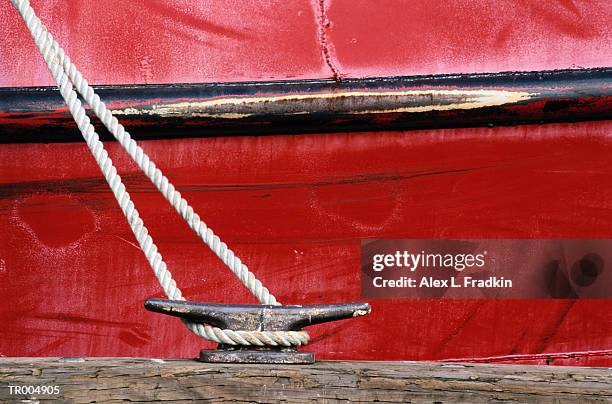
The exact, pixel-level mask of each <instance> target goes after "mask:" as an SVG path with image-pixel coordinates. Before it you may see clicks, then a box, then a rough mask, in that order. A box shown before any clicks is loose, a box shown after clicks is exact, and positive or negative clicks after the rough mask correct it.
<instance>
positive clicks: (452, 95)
mask: <svg viewBox="0 0 612 404" xmlns="http://www.w3.org/2000/svg"><path fill="white" fill-rule="evenodd" d="M536 95H538V93H530V92H525V91H508V90H405V91H338V92H330V93H313V94H290V95H278V96H265V97H232V98H220V99H215V100H207V101H181V102H174V103H165V104H154V105H152V106H151V107H150V108H137V107H128V108H123V109H117V110H114V111H113V113H114V114H115V115H151V116H157V117H181V116H189V117H207V118H222V119H240V118H246V117H250V116H254V115H262V114H285V115H299V114H308V113H316V112H340V113H345V114H357V115H359V114H385V113H414V112H428V111H449V110H465V109H476V108H485V107H494V106H500V105H504V104H514V103H518V102H522V101H527V100H529V99H531V98H532V97H534V96H536Z"/></svg>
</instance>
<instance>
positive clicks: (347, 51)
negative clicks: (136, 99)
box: [0, 0, 612, 86]
mask: <svg viewBox="0 0 612 404" xmlns="http://www.w3.org/2000/svg"><path fill="white" fill-rule="evenodd" d="M32 4H33V6H34V7H35V9H36V10H37V12H38V13H39V14H40V17H41V19H42V20H43V22H44V23H45V25H46V26H47V27H48V28H49V29H50V30H51V32H53V33H54V35H55V36H56V38H57V39H58V41H59V42H60V44H61V45H63V46H64V47H65V48H66V50H67V52H68V54H69V55H70V56H71V58H72V59H73V60H74V61H75V62H76V64H77V65H78V66H80V67H82V69H83V73H84V75H85V77H87V79H88V80H89V82H91V83H94V84H133V83H197V82H223V81H232V82H234V81H247V80H268V79H269V80H272V79H295V78H321V77H340V78H342V77H364V76H393V75H416V74H435V73H470V72H497V71H513V70H524V71H527V70H548V69H568V68H578V67H601V66H610V65H611V64H612V62H611V60H612V55H611V53H610V52H609V49H611V48H612V32H611V30H610V29H609V27H610V25H611V22H612V15H611V14H612V9H611V8H610V7H609V2H608V1H606V0H597V1H583V0H574V1H565V0H563V1H553V2H541V1H537V0H477V1H468V0H453V1H442V0H435V1H428V2H415V1H405V0H401V1H393V2H389V3H388V4H385V6H384V7H381V6H379V5H378V3H375V2H367V1H359V2H355V1H350V0H334V1H324V0H291V1H283V2H281V1H278V0H275V1H263V0H247V1H238V0H228V1H224V2H216V1H197V0H189V1H177V0H172V1H164V2H162V1H157V0H156V1H145V0H137V1H130V2H125V1H120V0H105V1H97V2H91V1H83V0H53V1H43V0H33V1H32ZM229 10H231V12H229ZM0 36H1V37H2V38H4V39H5V40H4V41H2V42H0V54H1V55H3V57H2V58H0V85H1V86H36V85H53V82H52V79H51V77H50V75H49V73H48V72H47V69H46V67H45V66H44V63H43V62H42V59H41V57H40V56H39V55H38V52H37V50H36V48H35V46H34V44H33V43H32V42H31V39H30V37H29V35H28V33H27V31H26V28H25V27H24V26H23V23H22V22H21V21H19V20H18V16H17V13H16V12H15V11H14V10H13V9H12V7H8V6H7V7H2V8H0ZM126 50H129V51H126Z"/></svg>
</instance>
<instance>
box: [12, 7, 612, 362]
mask: <svg viewBox="0 0 612 404" xmlns="http://www.w3.org/2000/svg"><path fill="white" fill-rule="evenodd" d="M4 1H5V3H6V6H5V7H2V8H0V33H2V37H3V38H5V40H3V41H2V42H1V43H0V54H1V55H2V56H3V57H2V58H0V85H2V86H26V85H47V84H51V78H50V76H49V74H48V72H47V71H46V68H45V67H44V65H43V63H42V61H41V59H40V56H38V54H37V53H36V51H35V48H34V45H33V44H32V43H31V40H30V38H29V37H28V35H27V33H26V30H25V27H24V26H23V23H21V22H20V21H19V20H18V19H17V14H16V12H15V11H14V10H12V8H11V7H10V6H9V5H8V1H6V0H4ZM364 4H365V5H364ZM33 5H34V6H35V7H36V9H37V10H38V11H39V14H40V16H41V18H42V20H43V21H44V22H45V24H46V25H47V27H48V28H49V29H50V30H51V31H52V32H54V33H55V36H56V38H57V39H58V40H59V42H60V43H61V44H62V45H64V46H65V47H66V50H67V51H68V53H69V54H70V55H71V57H72V59H73V60H74V61H75V62H76V63H77V64H78V65H79V66H81V67H82V70H83V72H84V74H85V75H86V77H88V79H90V82H92V83H95V84H122V83H171V82H205V81H210V82H213V81H238V80H264V79H285V78H318V77H330V76H332V75H333V74H334V72H335V75H337V76H341V77H342V76H351V77H360V76H364V75H377V76H383V75H393V74H421V73H423V74H431V73H452V72H474V71H502V70H535V69H555V68H571V67H573V66H581V67H596V66H609V65H611V64H612V55H610V53H609V49H610V48H612V46H611V45H612V36H611V33H610V30H609V26H610V25H611V24H610V23H611V20H612V17H611V15H610V13H611V11H610V8H609V7H608V4H607V2H604V1H600V2H578V1H574V2H572V1H558V2H547V3H546V5H544V3H542V2H536V1H533V2H526V1H522V2H519V1H516V2H509V1H501V0H498V1H484V0H479V1H475V2H463V1H455V2H442V1H440V2H434V3H433V4H432V3H431V2H428V4H427V5H425V3H423V5H420V3H419V2H393V3H390V4H385V5H384V6H381V5H378V4H376V3H373V2H372V3H370V2H368V3H366V2H349V1H338V0H335V1H333V2H324V3H318V2H314V1H313V2H307V1H294V2H267V1H266V2H255V1H247V2H235V3H231V4H230V3H229V2H224V3H218V2H206V3H201V2H195V1H193V2H182V1H181V2H179V1H172V2H158V1H146V2H145V1H133V2H124V1H104V2H84V1H66V0H64V1H59V0H58V1H46V2H43V1H33ZM92 38H93V39H92ZM111 55H112V56H111ZM611 130H612V123H611V122H610V121H600V122H591V123H589V122H586V123H579V124H571V125H570V124H551V125H544V126H537V125H535V126H522V127H507V128H478V129H457V130H438V131H417V132H380V133H367V134H366V133H351V134H336V135H308V136H277V137H276V136H272V137H266V138H256V137H243V138H241V137H236V138H216V139H183V140H160V141H146V142H143V147H145V149H146V150H147V151H148V152H150V154H151V156H152V157H153V158H154V159H155V160H156V161H157V162H158V163H159V166H160V167H162V168H163V169H165V171H166V173H167V175H168V176H169V177H170V178H171V179H172V180H173V181H174V182H175V183H176V185H177V187H178V188H179V189H180V190H181V191H182V192H184V193H185V195H187V197H188V199H189V200H190V201H191V202H192V203H193V205H194V206H195V207H196V208H197V210H198V211H199V212H200V213H201V214H202V215H203V216H204V217H205V218H206V220H207V222H208V223H209V224H210V225H211V227H212V228H213V229H215V230H217V231H218V232H219V233H220V234H221V235H222V236H224V237H225V238H227V239H228V242H229V243H230V244H231V245H232V246H234V247H235V250H236V252H237V253H238V254H239V255H240V256H241V257H243V258H244V260H245V261H246V262H247V263H248V264H249V266H250V267H251V268H252V269H254V271H255V272H256V273H257V274H258V275H259V276H260V277H261V278H262V280H263V281H264V283H266V284H267V285H268V286H269V287H270V289H271V290H272V291H274V292H275V293H276V294H277V296H278V297H279V299H280V300H281V301H283V302H286V303H324V302H342V301H351V300H358V299H359V272H358V268H359V241H360V240H361V239H362V238H366V237H367V238H370V237H371V238H375V237H380V238H382V237H389V238H402V237H422V238H453V237H455V238H469V237H473V238H494V237H499V238H521V237H524V238H529V237H532V238H581V237H583V238H610V237H612V206H611V205H610V200H612V188H611V185H610V184H612V171H611V170H610V166H611V165H612V153H610V151H611V146H612V145H611V144H610V132H611ZM109 147H110V148H111V149H112V151H113V155H114V156H116V158H115V161H116V162H117V163H118V166H119V167H120V171H121V173H122V174H123V173H127V175H124V178H125V179H126V180H127V185H128V188H129V189H130V190H132V192H133V193H132V194H133V197H134V200H135V201H136V203H137V205H138V207H139V209H140V211H141V213H142V216H143V217H144V218H145V220H146V221H147V224H148V225H149V226H150V228H151V232H152V233H153V235H154V236H155V237H156V240H157V241H158V242H159V245H160V248H161V252H162V253H163V254H164V257H165V258H167V260H168V262H169V265H170V267H171V269H172V270H173V272H174V274H175V277H176V279H177V281H178V282H179V284H180V285H182V286H183V290H184V293H185V295H186V296H188V297H189V298H193V299H198V300H207V301H227V302H230V303H232V302H234V303H239V302H244V301H245V299H246V301H248V302H253V300H252V299H251V298H248V297H247V293H246V292H244V291H243V289H242V288H241V287H239V285H238V283H237V281H235V280H234V279H233V278H232V277H231V276H230V275H229V273H228V271H227V270H225V269H224V267H223V266H222V264H220V263H219V262H218V261H217V260H216V259H215V258H214V257H213V256H212V255H211V253H210V252H208V251H207V250H206V248H205V247H204V246H202V245H201V244H200V242H198V240H197V239H196V237H195V236H193V235H192V234H190V232H189V231H188V229H187V227H186V226H185V225H184V224H183V223H181V221H180V219H179V218H178V217H177V216H176V214H174V213H173V212H171V210H170V208H169V207H168V206H167V205H166V204H165V203H164V201H163V200H162V197H161V196H160V195H158V194H157V193H156V192H154V190H153V188H152V186H151V185H150V184H148V183H147V180H146V179H145V178H144V177H143V176H142V175H141V174H139V173H138V172H137V170H136V168H135V167H134V166H133V164H131V163H129V162H128V161H127V159H126V157H125V156H124V155H123V154H121V153H117V151H118V147H117V145H116V144H114V143H113V144H109ZM458 169H460V170H467V171H463V172H461V173H457V172H453V171H454V170H458ZM427 173H431V175H422V174H427ZM434 173H435V174H434ZM415 174H419V175H417V176H415ZM0 184H1V185H0V230H1V231H0V297H1V298H2V301H3V303H2V305H0V321H1V322H2V324H3V326H2V331H0V336H1V338H0V354H1V355H6V356H19V355H31V356H56V355H60V356H66V355H69V356H73V355H89V356H92V355H93V356H96V355H101V356H102V355H112V356H115V355H120V356H187V357H189V356H194V355H195V354H196V353H197V351H198V349H200V348H202V347H203V346H211V345H210V344H206V343H202V342H201V341H200V340H199V339H197V338H196V337H194V336H192V335H190V334H189V333H188V332H187V331H186V330H184V329H183V328H182V326H181V324H180V322H179V321H177V320H173V319H168V318H164V317H163V316H159V315H155V314H153V313H149V312H146V311H145V310H144V309H143V308H142V302H143V301H144V299H145V298H147V297H151V296H160V290H159V287H158V286H157V285H156V283H155V281H154V277H153V275H152V274H151V272H150V269H149V268H148V267H147V264H146V262H145V260H144V258H143V256H142V253H141V252H140V251H139V250H138V249H137V248H136V246H135V243H134V241H133V236H132V235H131V233H130V230H129V228H128V226H127V224H126V223H125V220H124V219H123V217H122V215H121V213H120V212H119V210H118V209H117V207H116V204H115V201H114V200H113V198H112V195H111V193H110V191H109V190H108V189H107V186H106V184H105V183H104V182H103V180H102V178H101V177H100V174H99V172H98V169H97V167H96V166H95V164H94V161H93V159H92V158H91V157H90V156H89V154H88V151H87V149H86V147H85V146H84V145H83V144H80V143H67V144H21V145H19V144H12V145H1V146H0ZM611 313H612V302H611V301H609V300H597V301H576V302H574V301H553V300H549V301H505V302H500V301H485V300H467V301H427V302H423V301H407V300H395V301H390V300H380V301H375V302H373V313H372V314H371V315H370V316H369V317H367V318H363V319H359V320H354V321H351V322H346V323H337V324H332V325H326V326H320V327H316V328H313V329H312V334H313V337H314V340H315V342H314V343H313V344H312V346H311V349H313V350H314V351H316V352H317V354H318V355H319V357H320V358H328V359H340V358H350V359H394V360H399V359H404V360H405V359H412V360H426V359H436V360H437V359H469V360H486V361H501V362H510V361H519V362H526V363H546V362H551V361H552V363H553V364H580V365H591V366H597V365H605V366H609V365H610V364H612V314H611ZM554 358H557V359H554Z"/></svg>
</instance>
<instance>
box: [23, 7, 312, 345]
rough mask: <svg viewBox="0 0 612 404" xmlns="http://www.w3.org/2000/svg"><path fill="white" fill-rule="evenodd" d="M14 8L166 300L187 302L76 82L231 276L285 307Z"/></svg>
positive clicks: (218, 336) (247, 334)
mask: <svg viewBox="0 0 612 404" xmlns="http://www.w3.org/2000/svg"><path fill="white" fill-rule="evenodd" d="M11 2H12V3H13V5H14V6H15V7H16V8H17V10H18V11H19V14H20V15H21V17H22V18H23V20H24V21H25V23H26V25H27V27H28V29H29V31H30V33H31V34H32V37H33V38H34V42H35V43H36V45H37V47H38V49H39V51H40V53H41V55H42V56H43V59H44V60H45V62H46V64H47V66H48V68H49V70H50V72H51V74H52V76H53V78H54V79H55V81H56V83H57V85H58V87H59V90H60V93H61V95H62V97H63V98H64V101H65V102H66V105H67V106H68V109H69V110H70V113H71V114H72V116H73V118H74V120H75V122H76V124H77V126H78V128H79V130H80V132H81V134H82V135H83V138H84V140H85V142H86V144H87V146H88V148H89V150H90V151H91V153H92V155H93V156H94V159H95V160H96V163H97V164H98V166H99V167H100V170H101V171H102V174H103V176H104V178H105V179H106V181H107V183H108V184H109V187H110V188H111V191H112V192H113V195H114V196H115V199H116V200H117V202H118V204H119V207H120V208H121V211H122V212H123V214H124V216H125V217H126V219H127V221H128V224H129V225H130V228H131V229H132V232H133V233H134V236H135V237H136V240H137V241H138V244H139V245H140V248H141V250H142V251H143V253H144V254H145V257H146V259H147V261H148V262H149V265H150V266H151V268H152V269H153V272H154V274H155V276H156V277H157V279H158V281H159V284H160V285H161V287H162V289H163V290H164V293H165V294H166V296H168V298H169V299H171V300H185V299H184V297H183V295H182V292H181V291H180V289H179V288H178V286H177V285H176V282H175V281H174V280H173V279H172V274H171V273H170V271H169V270H168V269H167V265H166V263H165V262H164V260H163V258H162V256H161V254H160V253H159V252H158V251H157V246H156V245H155V243H154V242H153V239H152V238H151V236H150V235H149V232H148V230H147V228H146V226H145V225H144V222H143V220H142V219H141V218H140V215H139V213H138V211H137V210H136V207H135V206H134V203H133V202H132V201H131V199H130V195H129V193H128V192H127V190H126V189H125V186H124V185H123V183H122V181H121V177H120V176H119V174H118V173H117V170H116V168H115V167H114V165H113V163H112V160H111V159H110V157H109V156H108V153H107V151H106V150H105V148H104V145H103V143H102V142H101V141H100V139H99V136H98V134H97V133H96V131H95V129H94V127H93V126H92V125H91V123H90V119H89V117H88V116H87V114H86V112H85V109H84V108H83V105H82V103H81V101H80V100H79V99H78V95H77V93H76V92H75V91H74V88H73V86H74V83H75V81H76V82H78V84H79V86H78V87H77V89H79V87H80V90H79V91H80V93H81V94H82V95H83V96H84V98H85V100H86V101H87V102H88V104H89V105H90V106H92V108H93V109H94V111H95V112H96V115H98V117H100V119H101V120H102V121H103V122H104V123H105V125H106V127H107V128H109V130H110V131H111V132H112V133H113V135H114V136H115V138H117V140H119V141H120V143H121V145H122V146H123V147H124V149H125V150H126V151H127V152H128V154H129V155H130V156H131V157H132V158H133V159H134V160H135V161H136V162H137V164H138V165H139V167H140V168H141V169H142V170H143V171H144V172H145V173H146V174H147V176H148V177H149V179H151V181H152V182H153V183H154V184H155V185H156V186H157V188H158V189H159V190H160V192H162V193H163V194H164V196H165V197H166V199H168V201H170V202H171V204H172V205H173V206H174V208H175V209H176V210H177V212H179V214H180V215H181V216H182V217H183V218H184V219H185V221H187V223H188V224H189V226H190V227H191V228H192V229H193V230H194V231H195V232H196V234H198V236H200V237H201V238H202V240H204V242H205V243H206V244H207V245H208V246H209V247H210V248H211V249H212V250H213V251H214V252H215V254H217V256H218V257H219V258H221V259H222V260H223V262H224V263H225V264H226V265H228V266H229V267H230V269H231V270H232V272H234V274H236V275H237V276H238V277H239V279H240V280H241V281H242V282H243V284H244V285H245V286H246V287H247V288H248V289H249V290H250V291H251V293H253V294H254V295H255V296H256V297H257V298H258V299H259V300H260V301H261V302H262V303H264V302H267V303H265V304H276V305H278V304H280V303H278V302H277V301H276V299H275V298H274V296H273V295H271V294H270V293H269V292H268V290H267V289H266V288H265V287H263V285H262V284H261V282H260V281H259V280H257V279H256V278H255V277H254V275H253V274H252V273H251V272H249V271H248V269H247V267H246V266H245V265H244V264H242V262H241V261H240V259H239V258H237V257H235V255H234V253H233V252H232V251H231V250H230V249H229V248H227V245H225V243H222V242H221V240H220V239H219V237H218V236H216V235H214V233H213V232H212V230H211V229H210V228H207V227H206V225H205V224H204V222H203V221H201V220H200V218H199V216H198V215H197V214H196V213H194V211H193V208H191V206H189V204H188V203H187V201H186V200H185V199H184V198H182V197H181V196H180V193H179V192H178V191H176V190H175V189H174V186H172V184H170V182H169V181H168V179H167V178H166V177H165V176H164V175H163V174H162V173H161V171H160V170H159V169H158V168H156V167H155V164H154V163H153V162H152V161H151V160H150V159H149V157H148V156H147V155H146V154H145V153H144V151H143V150H142V149H141V148H140V147H139V146H138V145H137V144H136V142H135V141H134V140H133V139H131V137H130V136H129V134H128V133H127V132H126V131H125V128H123V126H122V125H120V124H119V123H118V121H117V119H116V118H115V117H113V116H112V113H111V112H110V111H109V110H108V109H106V107H105V106H104V103H102V101H100V98H99V96H98V95H97V94H95V92H94V90H93V89H92V88H91V87H90V86H89V85H88V84H87V82H86V81H85V79H84V78H83V77H82V75H81V74H80V73H79V72H78V70H77V69H76V66H75V65H74V64H72V63H71V62H70V60H69V59H68V57H67V55H66V54H65V53H64V51H63V49H61V47H60V46H59V45H58V43H57V42H56V41H55V40H54V39H53V37H52V35H51V34H50V33H49V32H48V31H47V30H46V28H45V27H44V25H43V24H42V22H41V21H40V19H39V18H38V17H37V16H36V14H35V13H34V10H33V9H32V7H31V6H30V4H29V1H28V0H11ZM184 323H185V325H186V326H187V328H188V329H189V330H190V331H192V332H193V333H194V334H196V335H198V336H200V337H202V338H205V339H209V340H212V341H215V342H218V343H224V344H229V345H257V346H262V345H273V346H278V345H282V346H291V345H296V346H297V345H303V344H306V343H308V341H309V336H308V334H307V333H306V332H305V331H243V330H238V331H234V330H223V329H220V328H217V327H211V326H207V325H203V324H197V323H191V322H187V321H184Z"/></svg>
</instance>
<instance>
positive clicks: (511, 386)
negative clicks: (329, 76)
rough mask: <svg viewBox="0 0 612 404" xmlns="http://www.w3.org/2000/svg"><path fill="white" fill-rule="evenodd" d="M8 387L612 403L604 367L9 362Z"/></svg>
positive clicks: (91, 393) (257, 397)
mask: <svg viewBox="0 0 612 404" xmlns="http://www.w3.org/2000/svg"><path fill="white" fill-rule="evenodd" d="M0 383H2V385H3V387H2V388H1V389H0V399H2V400H8V399H16V398H29V399H39V400H44V399H45V398H47V399H50V398H52V397H50V396H47V397H44V396H30V397H25V396H20V397H18V396H15V395H13V396H10V395H9V394H8V393H9V390H8V388H6V387H5V386H6V385H7V384H8V385H43V384H44V385H57V386H60V389H61V393H60V394H59V395H57V396H54V397H53V398H63V399H65V400H68V401H70V402H75V403H85V402H94V401H95V402H120V401H142V402H151V401H173V402H183V401H185V402H186V401H190V400H205V401H214V402H225V401H231V402H253V401H255V402H263V403H273V402H278V401H283V402H290V403H303V402H312V401H319V402H339V401H360V402H375V401H376V402H432V401H441V402H450V401H461V402H471V403H477V402H491V401H503V402H505V401H520V402H538V403H549V402H550V403H553V402H559V401H564V402H568V401H571V402H578V401H580V402H583V403H596V402H612V373H611V372H610V371H609V369H603V368H577V367H560V366H555V367H546V366H522V365H480V364H479V365H475V364H458V363H455V364H454V363H427V362H422V363H418V362H350V361H324V362H318V363H316V364H314V365H310V366H291V365H270V366H268V365H266V366H262V365H225V364H207V363H200V362H196V361H193V360H184V359H166V360H161V359H137V358H111V359H104V358H87V359H81V358H74V359H68V360H66V359H57V358H3V359H0Z"/></svg>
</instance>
